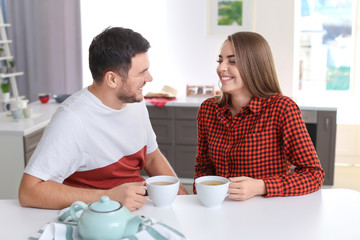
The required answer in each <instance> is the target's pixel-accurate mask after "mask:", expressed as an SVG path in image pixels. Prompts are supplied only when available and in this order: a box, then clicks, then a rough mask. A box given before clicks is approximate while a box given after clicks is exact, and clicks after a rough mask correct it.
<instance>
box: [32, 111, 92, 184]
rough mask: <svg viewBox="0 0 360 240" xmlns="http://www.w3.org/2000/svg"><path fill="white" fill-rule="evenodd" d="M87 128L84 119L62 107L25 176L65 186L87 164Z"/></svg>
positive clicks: (43, 138) (52, 120) (51, 123)
mask: <svg viewBox="0 0 360 240" xmlns="http://www.w3.org/2000/svg"><path fill="white" fill-rule="evenodd" d="M85 144H86V143H85V137H84V129H83V126H82V124H81V122H80V120H79V119H78V118H77V117H76V116H75V115H74V114H73V113H72V112H70V111H67V110H63V109H61V108H59V109H58V111H57V112H56V113H55V114H54V116H53V118H52V119H51V122H50V123H49V125H48V126H47V127H46V128H45V131H44V134H43V136H42V138H41V140H40V142H39V144H38V146H37V148H36V149H35V151H34V154H33V155H32V157H31V159H30V161H29V163H28V165H27V166H26V168H25V173H27V174H30V175H32V176H35V177H37V178H40V179H42V180H44V181H47V180H51V181H55V182H59V183H62V182H63V181H64V179H66V178H67V177H68V176H70V175H71V174H72V173H74V172H75V171H76V169H78V168H79V166H81V165H82V164H83V162H84V157H83V155H82V154H83V152H84V151H83V149H84V145H85Z"/></svg>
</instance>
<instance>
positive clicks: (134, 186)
mask: <svg viewBox="0 0 360 240" xmlns="http://www.w3.org/2000/svg"><path fill="white" fill-rule="evenodd" d="M144 185H145V182H132V183H124V184H121V185H119V186H117V187H114V188H112V189H109V190H107V191H106V194H107V195H108V196H109V198H110V199H112V200H116V201H119V202H120V203H121V204H122V205H124V206H125V207H126V208H127V209H129V210H130V211H135V210H137V209H139V208H141V206H142V205H144V204H145V203H146V202H147V198H146V197H145V193H146V190H145V188H144Z"/></svg>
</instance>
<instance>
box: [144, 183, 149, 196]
mask: <svg viewBox="0 0 360 240" xmlns="http://www.w3.org/2000/svg"><path fill="white" fill-rule="evenodd" d="M143 188H145V195H144V196H145V197H146V196H149V194H148V191H147V187H146V186H143Z"/></svg>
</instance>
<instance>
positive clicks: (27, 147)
mask: <svg viewBox="0 0 360 240" xmlns="http://www.w3.org/2000/svg"><path fill="white" fill-rule="evenodd" d="M43 133H44V128H42V129H39V130H37V131H35V132H33V133H31V134H29V135H26V136H24V154H25V166H26V164H27V163H28V161H29V160H30V157H31V155H32V154H33V152H34V151H35V148H36V146H37V144H38V143H39V142H40V139H41V137H42V135H43Z"/></svg>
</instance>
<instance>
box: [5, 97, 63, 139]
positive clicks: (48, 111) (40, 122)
mask: <svg viewBox="0 0 360 240" xmlns="http://www.w3.org/2000/svg"><path fill="white" fill-rule="evenodd" d="M28 106H31V107H32V109H33V114H32V117H31V118H21V119H18V120H14V119H13V117H12V116H11V113H10V112H1V113H0V135H1V136H4V135H18V136H25V135H28V134H30V133H32V132H34V131H37V130H39V129H41V128H44V127H45V126H46V125H48V123H49V122H50V119H51V117H52V115H53V114H54V113H55V111H56V109H57V108H58V106H60V104H58V103H57V102H56V101H55V100H53V99H51V100H50V101H49V102H48V103H46V104H42V103H40V101H36V102H33V103H30V104H28Z"/></svg>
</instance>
